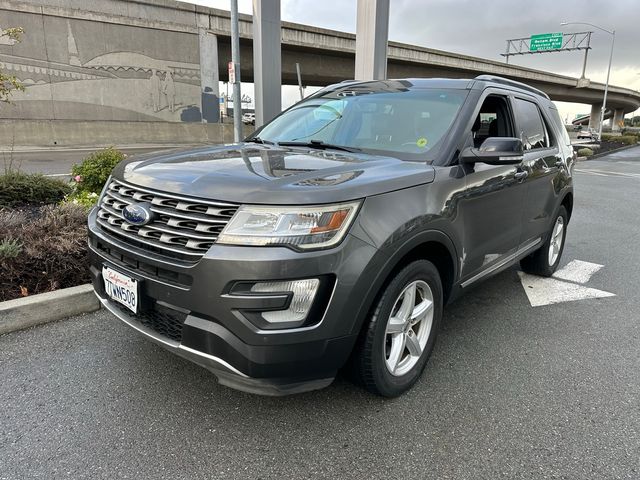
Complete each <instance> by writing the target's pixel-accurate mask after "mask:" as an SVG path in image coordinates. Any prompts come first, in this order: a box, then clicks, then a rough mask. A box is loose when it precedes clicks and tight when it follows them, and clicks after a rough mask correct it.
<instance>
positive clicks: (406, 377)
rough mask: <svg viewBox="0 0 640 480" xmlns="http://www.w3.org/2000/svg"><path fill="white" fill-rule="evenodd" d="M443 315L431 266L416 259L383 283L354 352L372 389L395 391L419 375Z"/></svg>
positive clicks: (393, 393) (380, 392) (436, 275)
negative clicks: (387, 281) (385, 284)
mask: <svg viewBox="0 0 640 480" xmlns="http://www.w3.org/2000/svg"><path fill="white" fill-rule="evenodd" d="M441 318H442V282H441V280H440V275H439V273H438V270H437V269H436V267H435V266H434V265H433V264H432V263H431V262H428V261H426V260H417V261H415V262H412V263H410V264H409V265H407V266H406V267H404V268H403V269H402V270H401V271H400V272H399V273H398V274H397V275H396V276H395V277H394V278H393V279H392V280H391V282H390V283H389V284H388V285H387V286H386V287H385V288H384V291H383V292H382V295H381V296H380V300H379V301H378V303H377V305H376V307H375V310H374V311H373V314H372V315H371V317H370V319H369V323H368V325H367V326H366V327H365V328H366V330H365V331H364V332H363V335H362V337H361V339H360V341H359V342H358V346H357V347H356V351H355V352H354V355H355V358H354V361H355V365H354V366H355V367H356V370H357V371H356V372H355V373H356V374H357V375H358V377H359V380H360V381H361V382H362V384H363V385H364V386H365V387H366V388H367V389H368V390H369V391H371V392H373V393H376V394H378V395H382V396H385V397H395V396H398V395H400V394H402V393H403V392H405V391H406V390H408V389H409V388H411V386H412V385H413V384H414V383H415V382H416V381H417V380H418V378H419V377H420V374H421V373H422V371H423V370H424V367H425V365H426V363H427V360H428V359H429V355H430V354H431V351H432V350H433V345H434V343H435V339H436V335H437V331H438V328H439V326H440V320H441Z"/></svg>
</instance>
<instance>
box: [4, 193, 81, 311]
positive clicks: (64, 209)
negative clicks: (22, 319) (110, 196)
mask: <svg viewBox="0 0 640 480" xmlns="http://www.w3.org/2000/svg"><path fill="white" fill-rule="evenodd" d="M86 223H87V213H86V209H85V208H84V207H82V206H79V205H73V204H68V203H64V204H61V205H56V206H45V207H42V208H41V209H39V210H38V211H37V212H34V211H32V210H21V209H14V210H0V252H4V254H3V253H0V278H1V279H2V281H1V282H0V301H4V300H10V299H12V298H18V297H21V296H25V295H32V294H36V293H42V292H48V291H52V290H57V289H59V288H66V287H72V286H75V285H81V284H83V283H86V282H88V281H89V270H88V267H87V265H88V258H87V250H86V242H87V231H86Z"/></svg>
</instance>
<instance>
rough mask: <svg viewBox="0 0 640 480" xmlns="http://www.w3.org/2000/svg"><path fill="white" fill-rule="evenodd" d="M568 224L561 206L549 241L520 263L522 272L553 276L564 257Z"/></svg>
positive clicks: (565, 213)
mask: <svg viewBox="0 0 640 480" xmlns="http://www.w3.org/2000/svg"><path fill="white" fill-rule="evenodd" d="M568 223H569V219H568V215H567V210H566V209H565V208H564V206H561V207H560V210H559V211H558V215H557V216H556V219H555V222H553V226H552V227H551V231H550V232H549V236H548V238H547V241H546V242H545V243H544V245H542V247H541V248H540V249H538V250H536V251H535V252H533V253H532V254H531V255H529V256H528V257H525V258H523V259H522V260H521V261H520V266H521V267H522V270H524V271H525V272H527V273H532V274H534V275H540V276H542V277H550V276H551V275H553V273H554V272H555V271H556V269H557V268H558V264H559V263H560V258H561V257H562V252H563V250H564V240H565V238H566V235H567V224H568Z"/></svg>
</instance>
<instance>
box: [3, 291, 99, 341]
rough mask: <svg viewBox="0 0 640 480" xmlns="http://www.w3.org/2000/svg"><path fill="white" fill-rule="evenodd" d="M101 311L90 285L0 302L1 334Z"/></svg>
mask: <svg viewBox="0 0 640 480" xmlns="http://www.w3.org/2000/svg"><path fill="white" fill-rule="evenodd" d="M98 309H100V302H99V301H98V297H96V296H95V294H94V293H93V287H92V286H91V285H90V284H86V285H79V286H77V287H71V288H63V289H62V290H56V291H54V292H47V293H40V294H38V295H31V296H29V297H24V298H17V299H15V300H8V301H6V302H0V335H2V334H4V333H9V332H15V331H16V330H23V329H25V328H29V327H33V326H34V325H40V324H43V323H48V322H55V321H56V320H62V319H63V318H66V317H71V316H73V315H79V314H81V313H89V312H95V311H96V310H98Z"/></svg>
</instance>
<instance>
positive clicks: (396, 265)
mask: <svg viewBox="0 0 640 480" xmlns="http://www.w3.org/2000/svg"><path fill="white" fill-rule="evenodd" d="M386 251H387V252H388V251H392V252H393V253H392V255H390V256H388V258H387V259H386V261H385V262H384V264H383V266H382V268H381V269H379V270H378V272H379V273H378V274H377V275H376V277H375V279H374V281H373V282H372V283H371V288H370V289H369V290H368V292H367V294H366V295H365V298H364V301H363V302H362V304H361V306H360V310H359V312H358V315H357V321H356V323H355V325H354V332H353V333H359V332H360V331H361V330H362V328H363V325H364V324H365V321H366V319H367V318H368V316H369V314H370V312H371V310H372V308H374V307H375V304H376V302H377V300H378V298H379V296H380V294H381V292H382V290H383V288H384V287H385V286H386V285H387V284H388V283H389V282H390V281H391V279H392V278H393V276H394V275H395V274H396V273H397V272H398V271H400V270H401V269H402V268H403V267H404V266H405V265H407V264H409V263H411V262H412V261H414V260H419V259H423V260H429V261H430V262H431V263H433V264H434V266H435V267H436V268H437V269H438V272H439V274H440V279H441V281H442V289H443V297H444V298H443V300H444V301H443V303H444V304H446V302H447V300H448V298H449V297H450V296H451V294H452V292H453V287H454V285H455V281H456V279H457V278H458V262H457V260H456V259H457V255H456V249H455V246H454V243H453V241H452V240H451V239H450V237H449V236H448V235H446V234H445V233H443V232H441V231H438V230H429V231H425V232H422V233H420V234H418V235H415V236H414V237H412V238H411V239H409V240H407V241H406V242H404V243H403V244H401V245H399V246H398V247H393V248H390V249H386ZM380 254H381V255H384V252H380Z"/></svg>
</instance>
